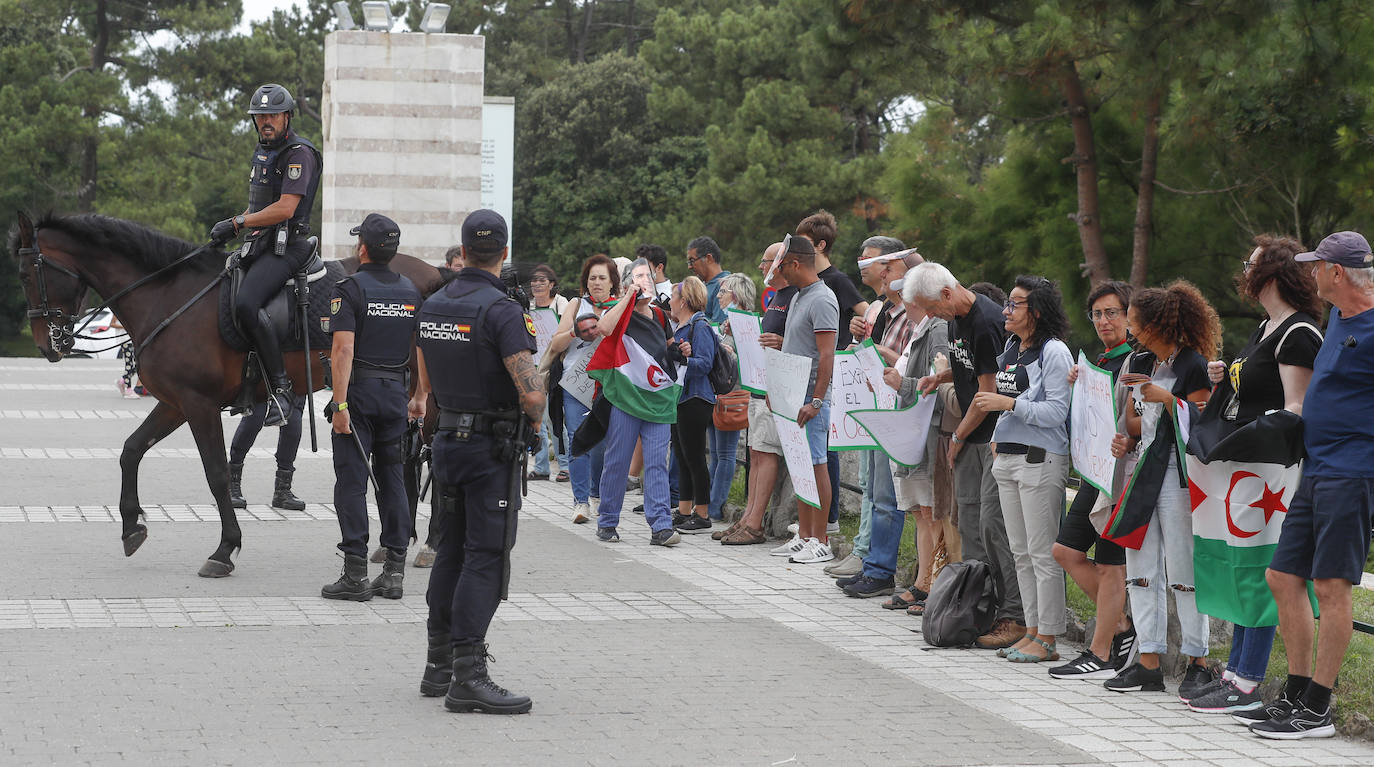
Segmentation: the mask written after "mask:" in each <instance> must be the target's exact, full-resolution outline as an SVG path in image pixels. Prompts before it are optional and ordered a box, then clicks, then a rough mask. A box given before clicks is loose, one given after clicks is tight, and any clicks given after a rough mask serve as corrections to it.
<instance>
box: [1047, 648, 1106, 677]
mask: <svg viewBox="0 0 1374 767" xmlns="http://www.w3.org/2000/svg"><path fill="white" fill-rule="evenodd" d="M1050 676H1052V677H1054V678H1055V679H1111V678H1112V677H1114V676H1116V669H1114V668H1112V665H1111V664H1110V663H1108V662H1107V661H1105V660H1102V659H1101V658H1099V657H1097V656H1096V655H1095V654H1093V651H1092V650H1084V651H1083V654H1082V655H1079V656H1078V657H1077V658H1074V659H1073V660H1071V661H1069V662H1068V663H1065V664H1064V665H1062V666H1055V667H1054V668H1052V669H1050Z"/></svg>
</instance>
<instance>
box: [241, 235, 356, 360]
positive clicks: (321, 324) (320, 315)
mask: <svg viewBox="0 0 1374 767" xmlns="http://www.w3.org/2000/svg"><path fill="white" fill-rule="evenodd" d="M309 242H310V258H309V259H308V260H307V261H306V263H305V266H304V267H302V269H301V270H300V271H299V272H297V273H296V274H294V275H292V277H291V279H289V280H287V281H286V283H285V284H284V285H282V288H281V290H279V291H277V294H276V295H275V296H273V297H272V298H271V300H269V301H268V302H267V305H266V306H264V307H263V308H264V309H266V310H267V316H268V318H269V319H270V320H271V322H272V330H273V332H275V333H276V334H277V340H278V341H279V342H280V343H281V350H282V351H283V352H297V351H301V350H302V349H304V348H305V344H304V342H303V336H302V334H301V330H302V323H301V314H302V313H301V306H300V296H299V293H298V287H299V289H302V290H304V291H305V293H306V295H305V301H306V307H305V318H306V321H305V325H306V326H308V328H309V332H310V349H311V351H312V352H313V351H315V350H320V351H324V352H328V351H329V345H330V338H329V331H328V328H329V299H330V297H331V295H332V293H333V287H334V283H336V282H338V281H339V280H341V279H343V278H344V276H345V275H344V268H343V264H341V263H339V262H338V261H329V262H325V261H324V260H323V259H321V258H320V242H319V238H318V237H311V238H310V240H309ZM242 282H243V268H242V267H239V268H235V269H234V270H232V271H231V272H230V273H229V278H228V279H226V280H225V281H224V283H223V285H222V286H221V287H220V291H219V334H220V336H221V337H222V338H223V339H224V342H225V343H226V344H228V345H229V346H230V348H232V349H235V350H236V351H241V352H246V351H249V350H251V349H252V348H253V344H252V341H251V340H250V339H249V338H248V335H247V334H246V333H244V332H243V329H242V328H240V327H239V324H238V318H237V317H235V316H234V298H235V297H236V296H237V295H238V292H239V285H240V284H241V283H242Z"/></svg>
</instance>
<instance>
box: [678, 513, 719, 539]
mask: <svg viewBox="0 0 1374 767" xmlns="http://www.w3.org/2000/svg"><path fill="white" fill-rule="evenodd" d="M673 529H674V530H676V531H678V532H679V533H682V534H683V535H697V534H699V533H709V532H711V520H709V519H707V518H706V517H698V516H697V515H695V514H688V515H687V516H686V517H685V518H683V520H682V521H681V522H678V523H676V524H674V525H673Z"/></svg>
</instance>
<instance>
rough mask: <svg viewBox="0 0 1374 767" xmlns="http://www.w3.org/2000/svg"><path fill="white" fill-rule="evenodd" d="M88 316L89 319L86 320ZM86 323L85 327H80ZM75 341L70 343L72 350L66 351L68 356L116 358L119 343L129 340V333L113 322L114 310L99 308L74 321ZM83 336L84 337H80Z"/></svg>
mask: <svg viewBox="0 0 1374 767" xmlns="http://www.w3.org/2000/svg"><path fill="white" fill-rule="evenodd" d="M88 317H90V318H91V321H90V322H88V323H87V322H86V319H87V318H88ZM82 323H86V327H84V328H83V327H81V325H82ZM75 330H76V335H77V339H76V343H75V344H73V345H72V350H71V351H70V352H68V353H67V356H68V357H95V358H97V359H105V360H112V359H118V358H119V357H120V356H121V354H120V344H122V343H123V342H125V341H127V340H129V334H128V333H125V332H124V328H123V327H122V326H120V325H117V324H115V316H114V312H112V311H110V310H109V309H101V310H99V311H97V312H95V316H94V317H91V313H90V312H87V313H86V314H85V315H84V316H82V318H81V319H79V320H77V322H76V327H75ZM82 336H85V338H82Z"/></svg>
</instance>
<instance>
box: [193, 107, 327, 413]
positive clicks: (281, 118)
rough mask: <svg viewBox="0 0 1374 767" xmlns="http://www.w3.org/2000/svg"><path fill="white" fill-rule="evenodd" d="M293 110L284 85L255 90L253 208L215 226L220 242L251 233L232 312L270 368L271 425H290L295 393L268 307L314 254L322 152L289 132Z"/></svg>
mask: <svg viewBox="0 0 1374 767" xmlns="http://www.w3.org/2000/svg"><path fill="white" fill-rule="evenodd" d="M295 108H296V100H295V99H293V98H291V94H290V93H289V92H287V90H286V89H285V88H283V87H281V86H280V85H275V84H270V83H269V84H267V85H264V86H262V87H260V88H258V89H257V90H256V91H254V92H253V98H252V101H251V102H250V103H249V105H248V114H249V115H251V116H252V119H253V126H254V127H255V128H256V129H257V132H258V145H257V146H256V147H254V149H253V169H252V171H251V172H250V173H249V175H248V209H247V210H245V211H244V212H243V213H242V214H241V215H238V216H234V217H233V218H226V219H224V220H223V221H220V222H219V223H217V224H215V226H214V228H213V229H211V230H210V239H211V240H212V241H214V242H217V243H224V242H228V241H229V240H231V239H233V238H234V237H236V236H238V235H240V234H242V233H245V232H246V234H244V236H245V239H246V240H247V241H248V243H249V249H248V254H247V258H246V259H245V261H244V267H245V273H244V276H243V282H242V284H241V285H240V286H239V292H238V296H237V298H236V299H235V301H234V315H235V317H237V319H238V322H239V326H240V327H241V328H243V331H244V333H245V334H247V335H248V337H249V338H251V339H252V341H253V346H254V347H255V348H256V349H257V352H258V357H259V359H261V360H262V364H263V367H264V368H266V370H267V393H268V397H267V419H266V421H265V423H264V425H266V426H281V425H282V424H284V423H286V420H287V416H288V414H289V413H290V411H291V406H292V401H291V400H292V397H291V381H290V379H288V378H287V377H286V367H285V365H283V364H282V356H281V347H280V345H279V344H278V343H277V338H276V335H275V334H274V333H273V332H272V326H271V323H270V320H269V318H268V316H267V312H266V311H265V310H264V309H263V306H264V305H265V304H266V303H267V302H268V301H269V300H270V299H271V298H272V296H274V295H276V293H277V291H278V290H281V287H282V285H284V284H285V283H286V281H287V280H288V279H290V278H291V275H293V274H295V273H296V272H297V271H298V270H300V268H301V267H302V266H303V265H304V264H305V262H306V261H307V260H308V259H309V258H310V244H309V243H308V242H307V241H306V238H308V237H309V236H310V210H311V208H313V207H314V205H315V190H316V188H317V187H318V186H319V183H320V164H321V159H320V152H319V150H318V149H316V148H315V145H314V144H311V143H310V142H309V141H306V140H305V139H304V138H301V137H300V136H298V135H296V133H295V131H293V130H291V115H292V112H293V110H295Z"/></svg>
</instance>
